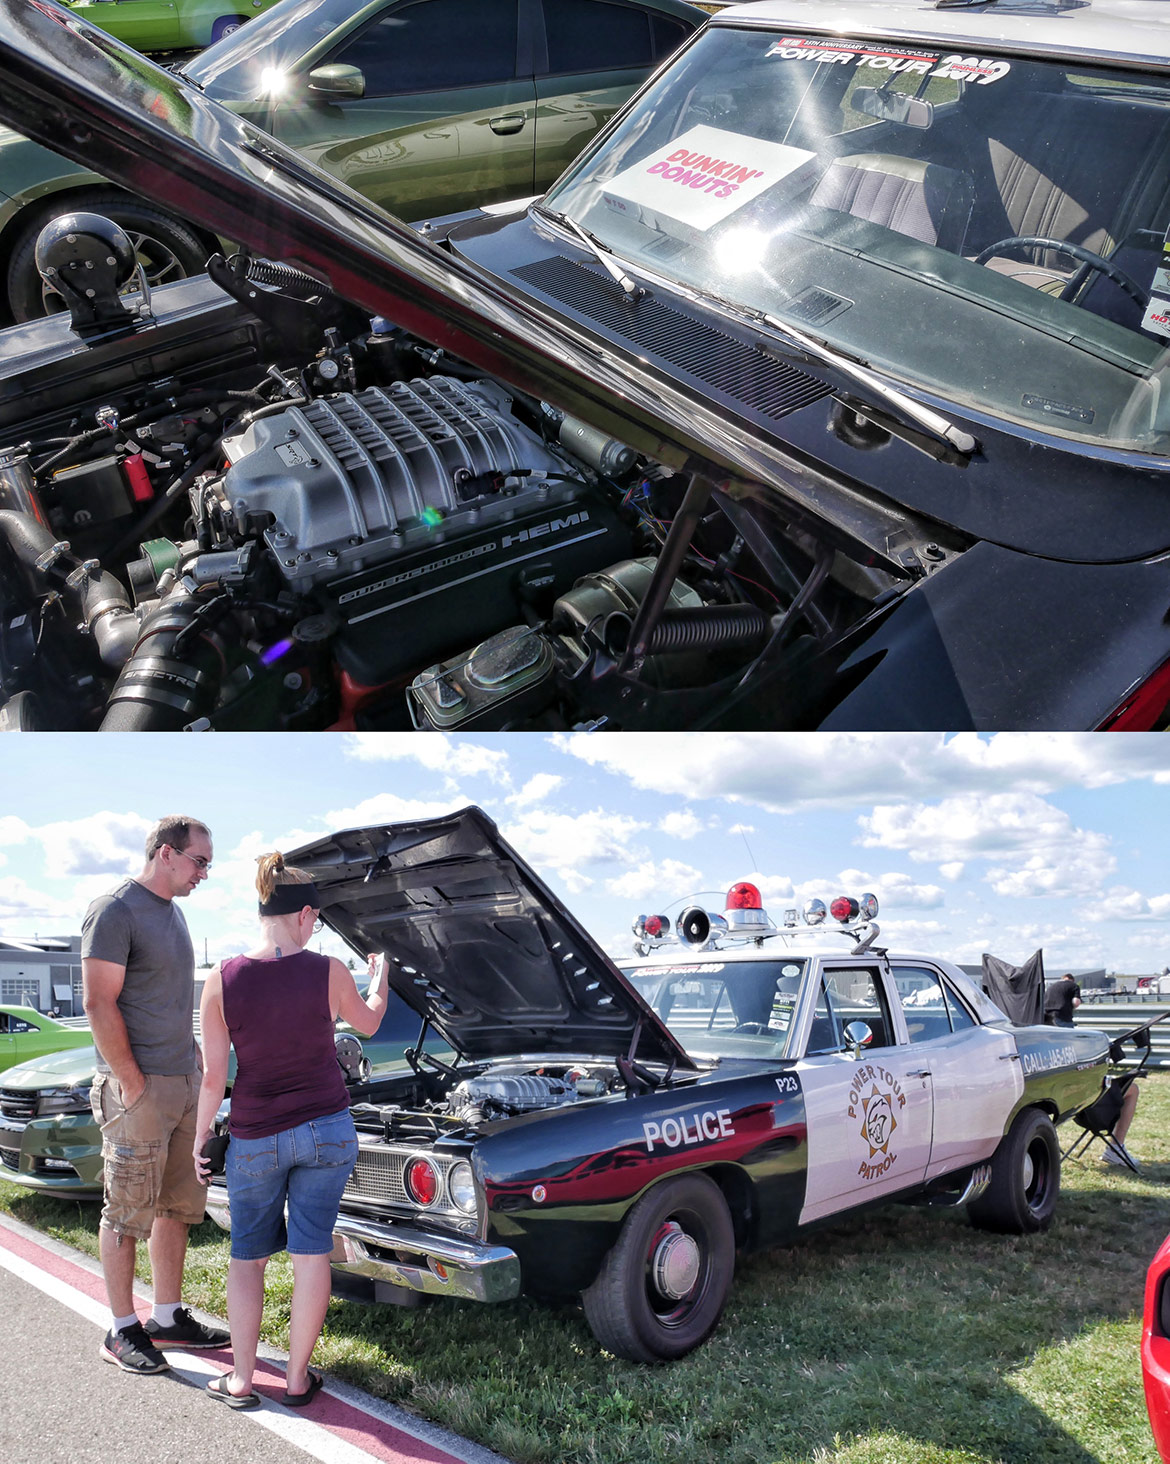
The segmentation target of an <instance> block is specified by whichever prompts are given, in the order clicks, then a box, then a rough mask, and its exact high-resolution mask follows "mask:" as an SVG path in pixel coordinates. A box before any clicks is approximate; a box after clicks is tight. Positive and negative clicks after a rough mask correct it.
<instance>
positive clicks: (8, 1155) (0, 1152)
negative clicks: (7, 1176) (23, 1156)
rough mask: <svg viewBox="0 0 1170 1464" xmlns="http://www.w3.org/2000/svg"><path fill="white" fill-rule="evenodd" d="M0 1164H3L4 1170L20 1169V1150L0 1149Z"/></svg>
mask: <svg viewBox="0 0 1170 1464" xmlns="http://www.w3.org/2000/svg"><path fill="white" fill-rule="evenodd" d="M0 1164H3V1165H4V1167H5V1169H19V1168H20V1150H19V1149H0Z"/></svg>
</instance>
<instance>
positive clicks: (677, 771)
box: [554, 732, 1170, 811]
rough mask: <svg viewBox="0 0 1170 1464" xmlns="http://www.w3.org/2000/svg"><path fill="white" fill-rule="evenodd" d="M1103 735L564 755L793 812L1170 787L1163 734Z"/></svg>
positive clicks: (595, 745) (782, 739)
mask: <svg viewBox="0 0 1170 1464" xmlns="http://www.w3.org/2000/svg"><path fill="white" fill-rule="evenodd" d="M1115 741H1117V739H1116V738H1101V737H1099V736H1098V735H1097V734H1096V733H1085V734H1079V733H1041V732H1035V733H1033V732H1013V733H1006V734H1000V735H998V736H995V737H991V738H983V737H980V736H977V735H976V734H975V733H959V734H956V735H947V734H944V733H934V732H915V733H905V734H899V735H897V736H891V735H890V734H888V733H836V732H810V733H804V732H789V733H783V734H776V733H770V732H758V733H757V732H742V733H734V732H719V733H716V732H705V733H704V734H703V735H702V736H701V737H697V736H695V735H694V734H693V733H681V732H660V733H640V734H639V735H638V736H637V737H636V738H633V739H615V738H606V737H596V736H594V735H593V734H582V733H578V734H562V735H560V736H558V737H557V738H555V739H554V743H555V745H556V746H557V747H558V748H560V750H561V751H563V752H565V753H567V754H569V755H570V756H572V757H576V758H579V759H580V760H581V761H583V762H586V763H589V764H591V765H593V766H600V767H605V768H607V769H608V770H609V771H610V772H611V773H614V774H616V775H619V776H623V777H626V778H629V779H630V780H631V781H632V782H635V783H638V784H641V782H642V781H643V779H644V778H645V773H646V769H647V768H648V767H652V768H653V769H654V784H655V787H656V788H657V789H658V791H659V792H662V793H669V794H674V795H677V796H679V797H683V798H689V799H699V798H723V799H731V800H733V801H735V802H739V803H744V804H749V805H758V806H760V807H762V808H768V809H772V810H779V811H786V810H789V809H793V808H796V807H799V806H804V807H808V806H815V805H817V804H834V805H838V806H850V805H856V804H857V803H861V802H870V801H872V802H877V803H880V802H883V801H886V800H898V801H901V800H903V799H913V800H927V799H933V798H943V799H945V798H948V797H952V796H955V795H961V794H963V793H969V792H972V793H973V792H986V793H995V792H1007V791H1013V790H1014V791H1019V792H1030V793H1037V794H1043V793H1051V792H1054V791H1055V790H1057V789H1059V788H1066V787H1078V788H1100V787H1104V786H1106V785H1108V784H1112V783H1121V782H1127V781H1130V780H1132V779H1136V778H1150V779H1153V780H1154V781H1167V780H1170V749H1167V748H1166V747H1165V745H1164V743H1163V741H1162V739H1161V738H1160V736H1159V735H1149V736H1141V735H1137V734H1135V736H1134V737H1127V738H1125V739H1123V741H1124V746H1122V747H1119V748H1116V749H1115V748H1114V747H1113V745H1112V744H1113V743H1114V742H1115Z"/></svg>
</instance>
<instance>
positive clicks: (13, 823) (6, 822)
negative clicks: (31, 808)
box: [0, 814, 34, 844]
mask: <svg viewBox="0 0 1170 1464" xmlns="http://www.w3.org/2000/svg"><path fill="white" fill-rule="evenodd" d="M33 837H34V834H33V830H32V828H31V827H30V826H29V825H28V824H26V823H25V821H24V819H22V818H14V817H13V816H12V814H5V815H4V816H3V817H2V818H0V844H24V843H26V842H27V841H28V840H29V839H31V838H33Z"/></svg>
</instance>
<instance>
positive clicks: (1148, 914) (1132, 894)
mask: <svg viewBox="0 0 1170 1464" xmlns="http://www.w3.org/2000/svg"><path fill="white" fill-rule="evenodd" d="M1085 918H1086V919H1087V920H1092V921H1094V922H1095V923H1101V922H1104V921H1106V920H1143V921H1155V920H1157V921H1167V920H1170V895H1143V894H1141V893H1140V892H1139V891H1138V890H1132V889H1127V888H1126V887H1125V886H1124V885H1114V886H1113V888H1112V889H1109V890H1107V891H1106V892H1105V894H1104V896H1103V897H1102V898H1101V899H1100V900H1099V901H1095V902H1094V904H1093V905H1092V907H1091V908H1090V909H1088V910H1087V911H1086V912H1085ZM1158 939H1160V940H1162V941H1164V942H1167V941H1168V937H1167V936H1166V935H1161V936H1159V937H1158Z"/></svg>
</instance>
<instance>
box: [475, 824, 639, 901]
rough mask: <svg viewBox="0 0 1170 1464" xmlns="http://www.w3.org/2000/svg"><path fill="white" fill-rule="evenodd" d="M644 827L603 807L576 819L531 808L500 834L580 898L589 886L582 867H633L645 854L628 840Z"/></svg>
mask: <svg viewBox="0 0 1170 1464" xmlns="http://www.w3.org/2000/svg"><path fill="white" fill-rule="evenodd" d="M647 827H648V825H647V824H645V823H643V822H642V821H641V820H639V819H636V818H631V817H630V816H629V815H628V814H624V813H611V812H609V810H608V809H604V808H595V809H593V810H591V811H590V812H588V813H578V814H572V813H556V812H554V811H553V810H551V809H545V808H533V809H529V810H527V811H525V812H522V813H521V814H520V816H519V817H518V818H517V819H516V820H515V821H514V822H512V823H510V824H507V825H506V826H505V827H504V828H503V829H502V830H501V832H502V833H503V835H504V838H505V839H507V841H508V842H509V843H510V844H514V845H515V847H516V849H517V851H518V853H520V854H521V855H523V857H524V858H525V859H526V860H528V862H529V863H530V864H531V865H532V866H533V868H534V869H535V870H536V871H537V872H538V873H539V874H542V875H546V874H547V873H548V871H550V870H552V871H554V872H555V873H556V874H557V875H558V876H559V877H560V879H561V880H563V881H564V883H565V885H566V887H567V888H568V889H569V890H570V891H571V892H572V893H574V894H580V893H581V892H582V891H583V890H586V889H588V888H589V887H590V886H591V885H592V884H593V880H592V879H591V878H590V877H589V875H587V874H586V873H585V872H584V869H583V868H582V866H585V865H599V864H623V865H632V864H634V863H636V862H638V861H640V860H641V859H643V858H645V854H646V851H645V850H644V849H642V848H640V847H639V846H638V845H636V844H635V843H634V842H633V839H634V836H635V835H636V834H639V833H641V832H642V831H643V830H644V829H645V828H647Z"/></svg>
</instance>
